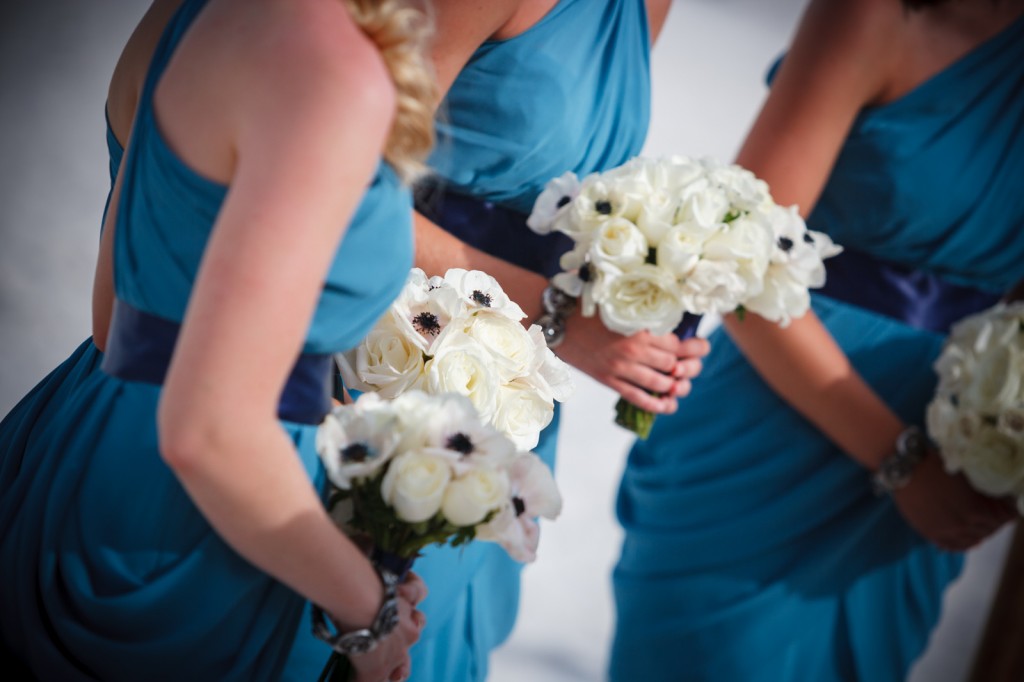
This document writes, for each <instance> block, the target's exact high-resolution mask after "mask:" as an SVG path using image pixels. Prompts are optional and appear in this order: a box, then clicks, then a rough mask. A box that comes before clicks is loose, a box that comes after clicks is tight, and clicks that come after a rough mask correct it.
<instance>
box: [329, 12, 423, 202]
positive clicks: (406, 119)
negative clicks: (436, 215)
mask: <svg viewBox="0 0 1024 682" xmlns="http://www.w3.org/2000/svg"><path fill="white" fill-rule="evenodd" d="M345 5H346V6H347V7H348V10H349V12H350V13H351V15H352V18H353V19H354V20H355V22H356V24H357V25H358V26H359V28H360V29H361V30H362V31H363V33H365V34H366V36H367V37H368V38H370V40H372V41H373V42H374V43H375V44H376V45H377V49H379V50H380V53H381V56H382V57H383V58H384V63H385V65H387V68H388V71H389V72H390V74H391V80H392V81H393V82H394V85H395V91H396V93H397V96H398V97H397V107H396V111H395V120H394V123H393V124H392V126H391V132H390V134H389V135H388V140H387V143H386V145H385V147H384V159H385V160H386V161H387V162H388V163H389V164H391V166H392V167H393V168H394V169H395V171H397V173H398V175H399V176H400V177H401V178H402V180H403V181H404V182H407V183H410V182H412V181H413V180H415V179H416V178H417V177H418V176H420V175H422V174H423V173H424V171H425V170H426V165H425V164H424V161H425V159H426V157H427V154H428V153H429V152H430V149H431V147H433V145H434V109H435V107H436V106H437V99H438V88H437V81H436V79H435V77H434V69H433V67H432V65H431V63H430V55H429V50H428V43H429V39H430V37H431V36H432V35H433V22H432V20H431V18H430V16H429V14H428V13H427V10H426V9H425V7H423V6H422V5H420V4H419V3H414V2H413V1H412V0H345Z"/></svg>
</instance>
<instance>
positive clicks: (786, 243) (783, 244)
mask: <svg viewBox="0 0 1024 682" xmlns="http://www.w3.org/2000/svg"><path fill="white" fill-rule="evenodd" d="M779 248H780V249H782V250H783V251H789V250H790V249H792V248H793V240H792V239H790V238H789V237H779Z"/></svg>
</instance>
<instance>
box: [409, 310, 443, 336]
mask: <svg viewBox="0 0 1024 682" xmlns="http://www.w3.org/2000/svg"><path fill="white" fill-rule="evenodd" d="M412 326H413V327H414V328H415V329H416V331H418V332H419V333H420V334H426V335H427V336H437V333H438V332H440V331H441V322H440V320H438V319H437V315H435V314H434V313H428V312H422V313H420V314H419V315H417V316H416V317H414V318H412Z"/></svg>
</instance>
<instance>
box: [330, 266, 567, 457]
mask: <svg viewBox="0 0 1024 682" xmlns="http://www.w3.org/2000/svg"><path fill="white" fill-rule="evenodd" d="M524 317H526V315H525V314H524V313H523V311H522V309H521V308H520V307H519V306H518V305H516V304H515V303H514V302H513V301H511V300H509V297H508V296H507V295H506V294H505V292H504V291H503V290H502V288H501V286H500V285H499V284H498V282H497V281H496V280H495V279H494V278H493V277H491V276H490V275H488V274H486V273H484V272H480V271H478V270H470V271H467V270H461V269H452V270H449V271H448V272H447V273H445V275H444V277H430V278H428V277H427V276H426V275H425V274H424V273H423V271H422V270H420V269H418V268H415V269H413V270H412V271H411V272H410V273H409V279H408V281H407V283H406V286H405V288H404V289H403V290H402V293H401V295H400V296H399V297H398V299H397V300H396V301H395V302H394V303H393V304H392V306H391V308H390V309H389V311H388V312H387V313H386V314H385V315H384V316H383V317H382V318H381V320H380V321H379V322H378V323H377V324H376V326H375V327H374V328H373V330H372V331H370V333H369V334H368V335H367V337H366V338H365V339H364V340H363V341H362V342H361V343H360V344H359V345H358V346H357V347H356V348H354V349H353V350H351V351H348V352H347V353H344V354H343V355H341V356H339V358H338V360H339V365H340V367H341V373H342V377H343V379H344V380H345V384H346V385H347V386H348V387H349V388H353V389H355V390H358V391H373V392H375V393H379V394H380V395H381V396H382V397H384V398H394V397H395V396H398V395H401V394H402V393H404V392H406V391H408V390H411V389H419V390H422V391H426V392H427V393H431V394H442V393H447V392H453V393H458V394H461V395H464V396H466V397H468V398H469V400H470V402H472V404H473V405H474V407H476V410H477V412H478V413H479V415H480V418H481V419H483V420H484V421H485V422H488V423H491V424H493V425H494V426H495V427H496V428H497V429H498V430H499V431H500V432H502V433H503V434H505V435H506V436H508V438H510V439H511V440H512V442H513V443H514V444H515V446H516V447H517V448H518V449H519V450H530V449H532V448H533V447H535V446H536V445H537V441H538V437H539V434H540V432H541V430H542V429H543V428H544V427H545V426H547V425H548V424H549V423H550V422H551V419H552V417H553V416H554V402H555V401H556V400H557V401H559V402H561V401H564V400H566V399H567V398H568V397H569V395H571V393H572V390H573V385H572V377H571V376H570V374H569V371H568V367H567V366H566V365H565V363H564V362H562V361H561V360H559V359H558V358H557V357H556V356H555V354H554V353H552V352H551V350H549V349H548V347H547V345H546V343H545V341H544V335H543V333H542V332H541V330H540V328H539V327H537V326H536V325H534V326H531V327H530V328H529V329H526V328H525V327H523V325H522V322H521V320H522V319H523V318H524Z"/></svg>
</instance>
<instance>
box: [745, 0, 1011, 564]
mask: <svg viewBox="0 0 1024 682" xmlns="http://www.w3.org/2000/svg"><path fill="white" fill-rule="evenodd" d="M1022 9H1024V3H1022V2H1020V1H1019V0H1015V1H1011V2H1007V1H1005V0H1004V2H1001V3H999V4H995V5H993V4H992V3H990V2H987V1H985V2H980V1H979V2H970V0H960V1H956V0H954V1H952V2H950V3H948V4H945V5H941V6H940V7H938V8H929V9H926V10H923V11H920V12H908V11H906V10H904V9H903V7H902V5H901V4H900V3H899V2H898V1H897V0H813V1H812V2H811V4H810V6H809V8H808V10H807V11H806V14H805V15H804V17H803V19H802V21H801V24H800V27H799V30H798V32H797V35H796V37H795V39H794V42H793V45H792V46H791V49H790V51H789V53H788V55H787V57H786V60H785V61H784V63H783V65H782V67H781V68H780V70H779V73H778V75H777V77H776V79H775V81H774V83H773V84H772V88H771V92H770V94H769V95H768V98H767V99H766V101H765V103H764V105H763V108H762V110H761V112H760V114H759V115H758V117H757V119H756V121H755V123H754V125H753V128H752V129H751V131H750V133H749V136H748V137H747V139H746V141H745V142H744V144H743V146H742V148H741V150H740V152H739V155H738V157H737V163H739V164H740V165H742V166H744V167H746V168H748V169H750V170H751V171H753V172H754V173H755V174H757V175H758V176H760V177H761V178H763V179H764V180H766V181H767V182H768V184H769V186H770V187H771V189H772V194H773V196H774V197H775V199H776V200H777V201H778V202H779V203H780V204H783V205H789V204H796V205H798V206H799V207H800V211H801V213H802V214H803V215H805V216H806V215H807V214H808V213H810V211H811V209H812V208H813V207H814V204H815V202H816V201H817V199H818V196H819V195H820V193H821V191H822V189H823V187H824V185H825V182H826V180H827V179H828V176H829V174H830V172H831V169H832V166H833V164H834V162H835V159H836V157H837V155H838V153H839V150H840V148H841V146H842V144H843V142H844V140H845V139H846V137H847V135H848V133H849V130H850V127H851V125H852V123H853V121H854V118H855V116H856V115H857V113H858V112H859V111H860V110H861V109H862V108H864V107H865V106H870V105H877V104H883V103H886V102H889V101H892V100H894V99H897V98H899V97H900V96H902V95H903V94H905V93H907V92H909V91H910V90H911V89H913V88H914V87H915V86H917V85H918V84H919V83H921V82H923V81H924V80H926V79H927V78H928V77H930V76H932V75H934V74H936V73H938V72H939V71H941V70H942V69H944V68H945V67H946V66H948V65H949V64H951V63H952V62H954V61H955V60H956V59H958V58H960V57H961V56H963V55H964V54H966V53H967V52H968V51H970V50H971V49H972V48H973V47H975V46H977V45H978V44H980V43H981V42H983V41H984V40H986V39H987V38H990V37H992V36H993V35H995V34H996V33H998V32H999V31H1000V30H1001V29H1002V28H1005V27H1006V26H1007V25H1008V24H1009V23H1011V22H1012V21H1013V20H1014V19H1015V18H1016V17H1018V16H1019V15H1020V13H1021V11H1022ZM837 84H842V86H841V87H837ZM725 326H726V329H727V331H728V333H729V335H730V336H731V337H732V338H733V340H734V341H735V342H736V344H737V346H739V348H740V349H741V350H742V351H743V353H744V355H745V356H746V357H747V359H748V360H749V361H750V362H751V364H752V365H753V366H754V367H755V368H756V369H757V371H758V372H759V373H760V375H761V376H762V378H763V379H764V380H765V381H766V382H767V383H768V384H769V385H770V386H771V387H772V388H773V389H774V390H775V391H776V392H777V393H778V394H779V395H780V396H781V397H782V398H784V399H785V400H786V401H787V402H789V403H790V405H792V406H793V408H794V409H796V410H797V411H798V412H800V413H801V414H803V415H804V416H805V417H806V418H807V419H808V420H809V421H811V422H812V423H814V424H815V425H816V426H817V427H818V428H819V429H820V430H821V431H822V432H823V433H824V434H826V435H827V436H828V437H829V438H830V439H831V440H832V441H833V442H835V443H836V444H837V445H838V446H839V447H840V448H841V449H842V450H843V451H844V452H846V453H847V454H848V455H849V456H850V457H852V458H853V459H854V460H856V461H857V462H858V463H860V464H861V465H863V466H864V467H866V468H868V469H870V470H874V469H877V467H878V465H879V463H880V462H881V461H882V459H883V458H884V457H885V456H887V455H888V454H890V453H891V452H892V451H893V448H894V442H895V440H896V437H897V435H898V434H899V433H900V432H901V431H902V430H903V428H904V427H905V425H904V424H903V423H902V422H901V421H900V419H899V418H898V417H897V416H896V415H895V414H894V413H893V412H892V411H891V410H890V409H889V407H888V406H887V405H886V404H885V403H884V402H883V401H882V400H881V399H880V398H879V397H878V396H877V395H876V394H875V393H874V392H873V391H872V389H871V388H870V387H869V386H868V385H867V384H866V383H865V382H864V380H863V379H862V378H861V377H860V376H859V375H858V374H857V372H856V370H855V369H854V368H853V367H852V366H851V364H850V361H849V359H848V358H847V357H846V356H845V354H844V353H843V351H842V350H841V349H840V348H839V346H838V345H836V343H835V341H834V340H833V339H832V337H831V335H830V334H829V332H828V330H827V329H826V328H825V327H824V325H822V323H821V322H820V320H819V319H818V318H817V317H816V316H815V315H814V313H813V312H811V313H808V314H807V315H806V316H804V317H803V318H801V319H799V320H796V321H794V323H793V324H792V325H790V326H789V327H787V328H785V329H783V328H781V327H779V326H778V325H776V324H774V323H771V322H767V321H765V320H764V319H762V318H759V317H757V316H756V315H748V316H746V317H745V319H744V320H743V321H740V320H738V319H736V318H735V317H733V316H729V317H727V318H726V320H725ZM894 499H895V502H896V505H897V507H898V508H899V510H900V513H901V514H902V515H903V517H904V518H905V519H906V521H907V522H908V523H909V524H910V525H911V526H912V527H913V528H914V529H916V530H917V531H918V532H919V533H921V534H922V535H923V536H925V537H926V538H928V539H929V540H931V541H932V542H934V543H935V544H937V545H939V546H940V547H943V548H946V549H951V550H966V549H968V548H970V547H972V546H974V545H976V544H977V543H979V542H981V541H982V540H983V539H985V538H986V537H988V536H989V535H990V534H991V533H993V532H995V531H996V530H997V529H998V528H999V527H1001V526H1002V525H1003V524H1004V523H1006V522H1007V521H1008V520H1010V519H1012V518H1014V511H1013V510H1012V508H1011V507H1010V506H1009V505H1008V504H1006V503H1004V502H1003V501H998V500H992V499H989V498H986V497H983V496H982V495H979V494H978V493H976V492H975V491H974V490H973V489H972V488H971V487H970V485H969V484H968V483H967V481H966V479H964V478H963V476H961V475H956V476H951V475H949V474H947V473H946V472H945V470H944V469H943V467H942V463H941V461H940V458H939V457H938V456H937V455H936V454H935V453H932V454H931V455H929V456H928V457H927V458H926V459H925V460H924V462H922V463H921V464H920V465H919V466H918V467H917V468H916V470H915V471H914V474H913V477H912V478H911V482H910V483H909V484H908V485H907V486H906V487H905V488H903V489H902V490H900V491H898V492H897V493H895V495H894Z"/></svg>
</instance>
